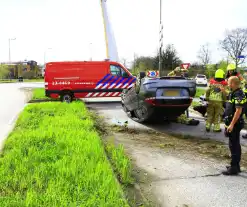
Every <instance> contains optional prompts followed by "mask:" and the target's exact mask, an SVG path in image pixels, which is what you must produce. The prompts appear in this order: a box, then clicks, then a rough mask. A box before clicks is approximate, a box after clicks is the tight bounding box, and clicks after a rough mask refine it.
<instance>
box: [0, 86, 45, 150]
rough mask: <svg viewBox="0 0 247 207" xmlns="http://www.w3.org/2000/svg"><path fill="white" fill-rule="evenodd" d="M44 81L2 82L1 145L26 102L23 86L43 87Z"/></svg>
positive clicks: (0, 102)
mask: <svg viewBox="0 0 247 207" xmlns="http://www.w3.org/2000/svg"><path fill="white" fill-rule="evenodd" d="M43 85H44V84H43V83H6V84H5V83H1V84H0V91H1V101H0V147H2V144H3V141H4V139H5V138H6V137H7V135H8V133H9V132H10V130H11V129H12V128H13V126H14V123H15V120H16V118H17V117H18V114H19V113H20V112H21V110H22V109H23V107H24V106H25V104H26V101H27V100H26V96H25V93H24V91H22V90H20V88H22V87H32V88H35V87H43Z"/></svg>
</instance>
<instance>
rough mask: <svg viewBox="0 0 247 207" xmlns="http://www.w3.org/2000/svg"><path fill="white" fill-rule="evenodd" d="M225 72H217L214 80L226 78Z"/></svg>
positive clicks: (219, 70)
mask: <svg viewBox="0 0 247 207" xmlns="http://www.w3.org/2000/svg"><path fill="white" fill-rule="evenodd" d="M224 76H225V72H224V71H223V70H222V69H218V70H216V72H215V74H214V78H224Z"/></svg>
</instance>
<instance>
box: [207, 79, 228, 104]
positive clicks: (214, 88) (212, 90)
mask: <svg viewBox="0 0 247 207" xmlns="http://www.w3.org/2000/svg"><path fill="white" fill-rule="evenodd" d="M209 84H210V85H209V87H208V89H207V90H206V100H207V101H217V102H223V101H225V100H226V95H225V94H224V93H223V92H222V91H221V89H220V88H221V87H222V86H223V87H224V88H225V89H226V87H227V82H226V81H225V80H223V81H220V82H218V81H217V80H215V79H211V80H210V81H209Z"/></svg>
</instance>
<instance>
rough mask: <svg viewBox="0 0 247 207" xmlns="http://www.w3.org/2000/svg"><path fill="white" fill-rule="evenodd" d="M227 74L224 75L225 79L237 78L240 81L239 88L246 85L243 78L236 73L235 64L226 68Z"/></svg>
mask: <svg viewBox="0 0 247 207" xmlns="http://www.w3.org/2000/svg"><path fill="white" fill-rule="evenodd" d="M226 70H227V74H226V79H227V80H228V78H230V77H231V76H237V77H238V78H239V80H240V81H241V88H243V87H244V86H245V84H247V81H246V80H245V79H244V78H243V76H242V75H241V74H240V73H238V72H237V67H236V65H235V64H233V63H231V64H229V65H228V66H227V69H226Z"/></svg>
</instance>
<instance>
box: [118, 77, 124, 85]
mask: <svg viewBox="0 0 247 207" xmlns="http://www.w3.org/2000/svg"><path fill="white" fill-rule="evenodd" d="M124 79H125V78H121V80H120V81H119V82H118V83H116V85H119V84H120V83H122V82H123V81H124Z"/></svg>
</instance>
